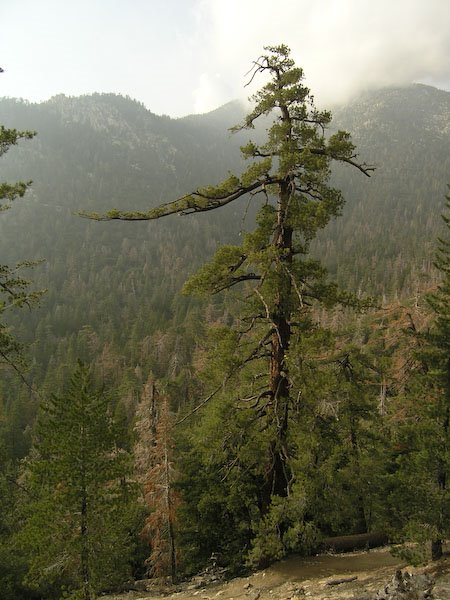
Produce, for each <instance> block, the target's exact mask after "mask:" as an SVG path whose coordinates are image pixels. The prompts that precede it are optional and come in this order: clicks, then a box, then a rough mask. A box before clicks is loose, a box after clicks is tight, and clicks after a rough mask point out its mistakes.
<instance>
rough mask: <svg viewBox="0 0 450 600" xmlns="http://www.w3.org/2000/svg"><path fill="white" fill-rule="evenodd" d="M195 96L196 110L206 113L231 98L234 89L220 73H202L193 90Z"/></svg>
mask: <svg viewBox="0 0 450 600" xmlns="http://www.w3.org/2000/svg"><path fill="white" fill-rule="evenodd" d="M193 97H194V111H195V112H196V113H206V112H209V111H211V110H214V109H215V108H217V107H218V106H220V105H221V104H223V103H224V102H226V101H227V100H229V99H231V98H232V91H231V89H230V87H229V86H228V85H227V84H226V83H225V82H224V80H223V79H222V77H221V75H220V73H213V74H209V73H202V74H201V75H200V77H199V79H198V85H197V87H196V89H195V90H194V91H193Z"/></svg>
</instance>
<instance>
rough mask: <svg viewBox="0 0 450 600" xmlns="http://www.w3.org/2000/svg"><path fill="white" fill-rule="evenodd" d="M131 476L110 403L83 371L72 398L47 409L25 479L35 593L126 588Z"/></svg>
mask: <svg viewBox="0 0 450 600" xmlns="http://www.w3.org/2000/svg"><path fill="white" fill-rule="evenodd" d="M129 468H130V462H129V457H128V455H127V453H126V452H125V451H124V450H123V449H121V448H120V447H118V445H117V443H116V431H115V425H114V422H113V420H112V417H111V415H110V413H109V409H108V399H107V397H106V396H105V395H104V394H102V393H101V392H99V391H97V390H95V389H94V388H93V385H92V381H91V377H90V374H89V370H88V368H87V367H86V366H84V365H83V364H81V363H79V364H78V367H77V369H76V370H75V372H74V373H73V376H72V378H71V380H70V383H69V386H68V389H67V392H66V394H64V395H61V396H52V397H51V398H50V399H49V400H48V401H47V402H45V403H44V404H43V406H42V409H41V414H40V416H39V419H38V426H37V439H36V444H35V446H34V448H33V450H32V453H31V456H30V458H29V460H28V462H27V464H26V468H25V472H24V475H23V485H24V487H25V488H26V489H27V490H28V494H27V496H25V497H24V499H23V504H24V505H23V510H24V517H25V522H24V527H23V528H22V530H21V532H20V534H19V539H20V542H21V545H22V547H23V548H24V551H25V552H26V554H27V555H28V557H29V560H30V570H29V574H28V583H29V584H30V585H31V586H33V585H34V586H35V587H37V588H38V589H41V590H47V594H50V593H51V590H53V592H52V593H55V594H56V595H58V593H59V590H60V588H61V586H66V587H67V588H68V589H69V590H71V593H73V594H74V595H73V597H74V598H82V599H83V600H91V599H92V598H94V597H95V596H96V594H97V592H98V591H100V590H101V589H104V588H105V587H110V586H113V585H114V584H115V583H119V582H122V581H123V580H124V578H125V577H126V574H127V568H128V567H127V559H128V558H129V555H130V546H131V544H130V540H129V539H128V534H127V530H128V526H129V523H127V502H128V501H129V500H130V499H131V487H130V485H129V484H128V483H127V475H128V471H129ZM57 597H59V596H57Z"/></svg>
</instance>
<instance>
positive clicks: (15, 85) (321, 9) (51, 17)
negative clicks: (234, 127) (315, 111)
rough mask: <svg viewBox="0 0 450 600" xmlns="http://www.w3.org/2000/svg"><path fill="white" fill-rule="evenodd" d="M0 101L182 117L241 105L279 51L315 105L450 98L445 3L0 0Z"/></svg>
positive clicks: (449, 12) (449, 6)
mask: <svg viewBox="0 0 450 600" xmlns="http://www.w3.org/2000/svg"><path fill="white" fill-rule="evenodd" d="M0 23H1V26H2V33H1V37H0V66H1V67H3V69H4V70H5V72H4V73H3V74H2V75H1V76H0V96H12V97H21V98H26V99H28V100H31V101H40V100H46V99H47V98H50V97H51V96H53V95H55V94H59V93H64V94H66V95H80V94H89V93H92V92H116V93H121V94H124V95H129V96H131V97H132V98H136V99H137V100H140V101H142V102H143V103H144V104H145V105H146V106H147V107H148V108H149V109H150V110H152V111H153V112H155V113H157V114H168V115H170V116H182V115H185V114H189V113H193V112H206V111H208V110H212V109H214V108H216V107H217V106H220V105H221V104H224V103H225V102H228V101H229V100H232V99H234V98H238V97H246V96H247V95H248V89H246V90H244V88H243V86H244V84H245V82H246V78H245V73H246V72H247V71H248V69H249V68H250V66H251V61H252V60H254V59H256V58H257V57H258V56H259V55H260V54H261V52H262V47H263V46H264V45H268V44H269V45H276V44H280V43H285V44H288V45H289V46H290V47H291V48H292V53H293V57H294V59H295V60H296V62H297V64H298V65H300V66H302V67H303V68H304V70H305V80H306V84H307V85H308V86H309V87H310V88H311V90H312V92H313V94H314V95H315V97H316V101H317V102H318V103H319V104H320V105H325V106H330V107H332V106H333V105H335V104H336V103H339V102H342V101H345V100H347V99H349V98H351V97H352V96H353V95H355V94H356V93H358V92H359V91H361V90H365V89H368V88H371V87H378V86H380V85H391V84H394V85H395V84H404V83H409V82H412V81H420V82H424V83H429V84H430V85H435V86H437V87H441V88H444V89H447V90H450V0H76V1H74V0H0Z"/></svg>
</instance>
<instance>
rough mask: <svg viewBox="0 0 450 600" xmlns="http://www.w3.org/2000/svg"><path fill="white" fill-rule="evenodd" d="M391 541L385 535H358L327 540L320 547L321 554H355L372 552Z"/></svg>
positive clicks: (378, 533)
mask: <svg viewBox="0 0 450 600" xmlns="http://www.w3.org/2000/svg"><path fill="white" fill-rule="evenodd" d="M388 541H389V539H388V536H387V535H386V534H385V533H380V532H377V533H357V534H354V535H340V536H336V537H329V538H325V539H324V540H323V541H322V544H321V546H320V551H321V552H353V551H354V550H370V548H379V547H380V546H385V545H386V544H387V543H388Z"/></svg>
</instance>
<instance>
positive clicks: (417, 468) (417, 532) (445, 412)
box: [391, 203, 450, 560]
mask: <svg viewBox="0 0 450 600" xmlns="http://www.w3.org/2000/svg"><path fill="white" fill-rule="evenodd" d="M448 208H450V203H447V209H448ZM443 218H444V221H445V223H446V225H447V228H450V219H449V217H448V215H447V214H446V215H444V216H443ZM449 265H450V245H449V240H448V232H447V239H440V240H439V247H438V253H437V259H436V267H437V268H438V269H439V271H440V273H441V275H442V280H441V282H440V283H439V285H438V286H437V289H436V291H435V292H433V293H431V294H429V295H428V296H427V301H428V304H429V306H430V308H431V310H432V321H431V324H430V326H429V328H428V329H425V330H423V331H420V332H417V331H413V335H414V336H415V337H416V339H417V351H416V360H417V363H416V365H417V367H416V370H415V371H414V372H413V373H412V374H411V377H410V380H409V382H408V387H407V393H406V394H405V396H406V398H405V397H403V401H404V402H405V404H406V415H407V418H406V419H404V421H403V422H402V423H400V425H399V427H398V432H397V435H398V438H397V446H398V450H397V452H396V463H397V469H398V471H397V473H396V474H395V484H394V486H393V494H392V498H391V501H392V503H393V504H394V506H395V507H396V517H397V520H396V522H394V524H393V525H394V528H395V529H396V530H397V531H400V536H401V537H402V538H403V539H406V540H407V542H408V543H411V542H416V543H417V544H418V546H417V548H418V551H420V552H422V550H421V548H422V547H423V545H424V543H425V541H428V542H430V543H431V555H432V558H433V559H436V558H439V557H440V555H441V554H442V540H444V539H446V538H447V537H448V535H449V533H450V529H449V523H450V490H449V488H448V479H449V474H450V427H449V424H450V358H449V357H450V268H449ZM405 551H406V552H409V551H410V549H409V546H408V545H407V546H406V550H405ZM415 551H416V549H414V552H415ZM420 552H419V553H420ZM419 559H420V556H419V557H418V558H417V560H419Z"/></svg>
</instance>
